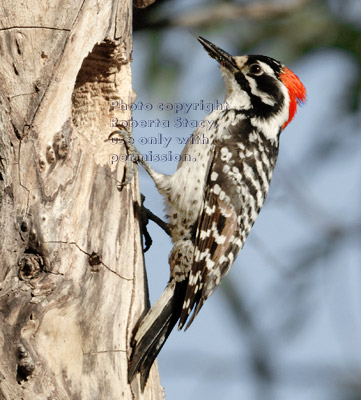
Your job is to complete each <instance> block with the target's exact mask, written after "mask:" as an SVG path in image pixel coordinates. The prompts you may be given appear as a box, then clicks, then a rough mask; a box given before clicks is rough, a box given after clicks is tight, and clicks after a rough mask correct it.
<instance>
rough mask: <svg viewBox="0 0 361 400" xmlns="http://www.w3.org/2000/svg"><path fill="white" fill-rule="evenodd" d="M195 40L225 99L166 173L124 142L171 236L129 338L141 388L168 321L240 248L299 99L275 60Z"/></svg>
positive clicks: (176, 319) (200, 297) (189, 310)
mask: <svg viewBox="0 0 361 400" xmlns="http://www.w3.org/2000/svg"><path fill="white" fill-rule="evenodd" d="M198 40H199V42H200V43H201V44H202V45H203V47H204V49H205V50H206V51H207V52H208V54H209V55H210V56H211V57H212V58H214V59H215V60H216V61H217V62H218V63H219V64H220V70H221V73H222V75H223V78H224V81H225V85H226V98H225V102H224V104H223V107H220V109H216V110H214V111H213V112H212V113H210V114H209V115H208V116H206V118H205V120H204V122H205V123H203V124H200V126H199V127H198V128H197V129H196V130H195V131H194V133H193V134H192V136H191V138H190V139H189V140H188V142H187V144H186V146H185V147H184V149H183V152H182V155H181V160H180V162H179V164H178V168H177V170H176V172H175V173H174V174H173V175H164V174H160V173H157V172H156V171H154V170H153V169H152V168H151V167H150V166H149V165H148V164H147V163H146V161H145V160H144V157H142V155H141V154H140V153H139V152H138V150H137V149H136V148H135V147H134V146H133V145H131V144H129V143H130V142H128V151H129V152H130V155H129V157H130V156H132V157H133V161H137V162H139V163H141V164H142V165H143V167H144V168H145V169H146V171H147V172H148V173H149V175H150V176H151V178H152V179H153V181H154V183H155V185H156V187H157V188H158V190H159V192H160V193H161V194H162V195H163V196H164V198H165V203H166V208H167V215H168V220H169V226H170V232H171V237H172V241H173V249H172V251H171V254H170V257H169V264H170V278H169V282H168V285H167V287H166V289H165V290H164V292H163V294H162V295H161V297H160V298H159V299H158V301H157V302H156V303H155V305H154V306H153V307H152V308H151V309H150V310H149V311H148V313H147V314H146V315H145V316H144V318H143V319H142V320H141V321H140V323H139V325H138V327H137V330H136V332H135V335H134V337H133V340H132V354H131V357H130V362H129V370H128V379H129V382H131V381H132V380H133V378H134V377H135V376H136V375H137V373H139V374H140V377H141V387H142V388H143V389H144V386H145V384H146V381H147V378H148V375H149V371H150V368H151V366H152V364H153V362H154V360H155V358H156V356H157V355H158V353H159V351H160V350H161V348H162V346H163V345H164V342H165V341H166V339H167V337H168V336H169V334H170V333H171V331H172V329H173V328H174V326H175V325H176V324H177V323H178V329H182V328H183V327H184V325H185V324H187V325H186V327H185V329H187V328H188V327H189V326H190V324H191V323H192V322H193V320H194V318H195V317H196V315H197V314H198V312H199V310H200V309H201V307H202V306H203V304H204V302H205V301H206V300H207V298H208V297H209V296H210V295H211V294H212V293H213V291H214V290H215V288H216V287H217V286H218V285H219V284H220V282H221V281H222V279H223V278H224V276H225V275H226V274H227V272H228V271H229V269H230V267H231V265H232V264H233V261H234V259H235V258H236V256H237V254H238V252H239V251H240V249H241V248H242V247H243V244H244V242H245V240H246V237H247V235H248V234H249V232H250V230H251V227H252V225H253V224H254V222H255V220H256V218H257V216H258V213H259V211H260V209H261V208H262V206H263V203H264V201H265V198H266V195H267V192H268V189H269V185H270V181H271V177H272V173H273V169H274V167H275V164H276V160H277V155H278V145H279V138H280V133H281V131H282V130H283V129H284V128H285V127H286V126H287V125H288V124H289V122H290V121H291V120H292V119H293V117H294V115H295V113H296V110H297V105H298V104H300V103H304V102H305V101H306V89H305V87H304V86H303V84H302V83H301V81H300V80H299V78H298V77H297V76H296V75H295V74H294V73H293V72H292V71H290V70H289V69H288V68H286V67H285V66H284V65H283V64H281V63H280V62H278V61H276V60H274V59H273V58H270V57H266V56H262V55H248V56H239V57H233V56H231V55H230V54H229V53H227V52H226V51H224V50H222V49H220V48H219V47H218V46H216V45H214V44H213V43H211V42H209V41H208V40H206V39H204V38H202V37H198ZM210 122H214V124H213V125H212V126H213V129H211V130H207V128H206V127H207V126H210ZM123 133H124V132H121V134H123ZM199 137H201V138H202V140H201V141H199V140H197V138H199ZM204 138H206V139H207V140H204Z"/></svg>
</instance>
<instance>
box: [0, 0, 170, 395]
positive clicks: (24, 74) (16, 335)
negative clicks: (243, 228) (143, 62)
mask: <svg viewBox="0 0 361 400" xmlns="http://www.w3.org/2000/svg"><path fill="white" fill-rule="evenodd" d="M131 27H132V7H131V2H130V0H65V1H63V0H49V1H46V2H42V1H31V0H25V1H23V0H2V1H1V4H0V60H1V63H0V134H1V136H0V207H1V208H0V210H1V211H0V399H6V400H10V399H11V400H15V399H16V400H17V399H19V400H20V399H23V400H45V399H48V400H50V399H51V400H62V399H72V400H75V399H79V400H80V399H81V400H90V399H91V400H99V399H105V400H113V399H147V400H151V399H155V400H158V399H163V398H164V394H163V390H162V388H161V386H160V382H159V376H158V370H157V366H154V367H153V369H152V372H151V375H150V378H149V381H148V384H147V386H146V389H145V392H144V393H141V392H140V389H139V383H138V382H137V381H134V382H133V383H132V384H131V385H129V384H128V382H127V368H128V358H129V354H130V340H131V335H132V331H133V327H134V325H135V324H136V323H137V321H138V319H139V318H140V316H141V315H142V314H143V313H144V310H145V308H147V307H148V304H147V289H146V279H145V274H144V265H143V253H142V247H141V236H140V226H139V215H140V214H139V213H140V196H139V189H138V181H137V177H136V178H135V179H134V180H133V182H132V183H131V184H130V185H128V186H127V187H125V188H123V190H122V191H119V190H118V188H117V181H121V180H122V179H123V173H124V163H120V162H119V163H116V164H111V163H110V162H109V161H110V156H111V154H116V153H124V152H125V151H126V150H125V148H124V146H122V145H119V144H118V145H117V146H116V145H114V144H112V143H111V142H109V141H107V138H108V136H109V134H110V133H111V132H112V130H114V128H112V127H111V119H112V118H114V117H117V118H119V119H125V120H129V119H130V118H131V114H130V110H129V108H128V109H127V110H125V109H124V107H123V110H121V109H112V107H111V106H110V105H111V104H112V101H116V100H122V101H123V103H125V104H130V103H132V101H133V100H134V99H133V94H132V93H133V91H132V82H131V69H130V61H131V54H132V30H131Z"/></svg>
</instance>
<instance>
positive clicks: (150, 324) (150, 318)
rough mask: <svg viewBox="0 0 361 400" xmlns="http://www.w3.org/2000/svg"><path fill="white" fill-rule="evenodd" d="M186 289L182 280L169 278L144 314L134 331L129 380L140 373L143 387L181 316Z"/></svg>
mask: <svg viewBox="0 0 361 400" xmlns="http://www.w3.org/2000/svg"><path fill="white" fill-rule="evenodd" d="M185 291H186V283H185V282H178V283H175V282H174V281H171V282H170V283H169V284H168V286H167V287H166V289H165V290H164V292H163V294H162V295H161V297H160V298H159V299H158V301H157V302H156V303H155V304H154V306H153V307H152V308H151V309H150V310H149V311H148V313H147V314H146V315H145V317H144V318H143V320H142V321H141V323H140V325H139V328H138V330H137V332H136V334H135V337H134V339H133V351H132V355H131V358H130V363H129V369H128V380H129V382H131V381H132V380H133V378H134V377H135V375H136V374H137V373H138V372H139V373H140V378H141V379H140V382H141V388H142V390H143V389H144V387H145V384H146V382H147V379H148V375H149V371H150V369H151V367H152V365H153V362H154V360H155V359H156V357H157V355H158V353H159V352H160V350H161V348H162V347H163V345H164V343H165V341H166V339H167V338H168V336H169V334H170V333H171V332H172V330H173V328H174V326H175V324H176V323H177V321H178V319H179V317H180V314H181V311H182V305H183V301H184V296H185Z"/></svg>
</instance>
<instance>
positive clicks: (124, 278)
mask: <svg viewBox="0 0 361 400" xmlns="http://www.w3.org/2000/svg"><path fill="white" fill-rule="evenodd" d="M43 243H44V244H46V243H62V244H71V245H74V246H76V247H77V248H78V250H80V251H81V252H82V253H84V254H86V255H87V256H88V257H91V254H90V253H88V252H87V251H85V250H83V249H82V248H81V247H80V246H79V245H78V244H77V243H76V242H67V241H63V240H51V241H49V242H43ZM100 264H102V265H103V266H104V267H105V268H106V269H107V270H108V271H110V272H112V273H113V274H115V275H117V276H118V277H119V278H121V279H123V280H125V281H133V280H134V278H126V277H124V276H122V275H120V274H118V272H116V271H114V270H113V269H111V268H110V267H108V266H107V265H106V264H104V262H103V261H102V260H100Z"/></svg>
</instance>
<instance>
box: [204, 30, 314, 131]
mask: <svg viewBox="0 0 361 400" xmlns="http://www.w3.org/2000/svg"><path fill="white" fill-rule="evenodd" d="M198 40H199V42H200V43H201V44H202V45H203V47H204V48H205V50H206V51H207V52H208V54H209V55H210V56H211V57H212V58H214V59H215V60H217V61H218V62H219V64H220V65H221V71H222V74H223V77H224V80H225V83H226V89H227V94H226V101H227V103H229V104H230V107H231V108H236V109H237V108H242V109H250V110H251V111H252V113H253V115H254V116H256V117H258V118H261V119H262V118H264V119H269V118H272V117H276V116H277V117H279V118H280V119H281V120H282V122H281V126H282V128H285V127H286V126H287V124H289V122H291V120H292V119H293V117H294V116H295V113H296V111H297V105H298V104H301V103H304V102H305V101H306V89H305V87H304V86H303V84H302V82H301V81H300V80H299V79H298V77H297V76H296V75H295V74H294V73H293V72H292V71H290V70H289V69H288V68H286V67H285V66H284V65H283V64H281V63H280V62H279V61H276V60H274V59H273V58H270V57H266V56H256V55H248V56H240V57H233V56H231V55H230V54H228V53H227V52H226V51H224V50H222V49H220V48H219V47H218V46H216V45H214V44H213V43H211V42H209V41H208V40H206V39H204V38H202V37H198Z"/></svg>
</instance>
